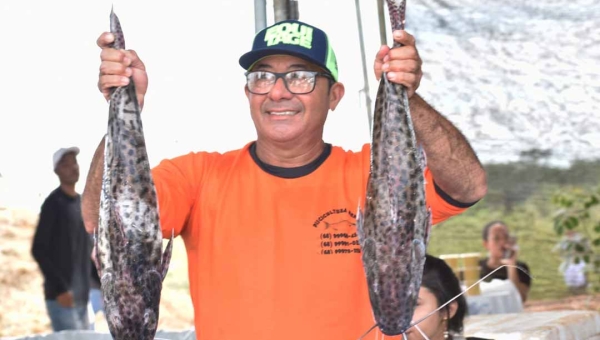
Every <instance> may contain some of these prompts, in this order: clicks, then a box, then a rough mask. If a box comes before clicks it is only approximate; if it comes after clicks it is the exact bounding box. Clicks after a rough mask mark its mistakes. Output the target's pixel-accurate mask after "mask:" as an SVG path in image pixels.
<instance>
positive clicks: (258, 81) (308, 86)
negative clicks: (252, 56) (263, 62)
mask: <svg viewBox="0 0 600 340" xmlns="http://www.w3.org/2000/svg"><path fill="white" fill-rule="evenodd" d="M317 76H322V77H326V78H328V79H330V80H333V78H332V77H331V75H329V74H327V73H322V72H316V71H290V72H285V73H275V72H268V71H252V72H246V84H247V85H248V91H250V92H252V93H254V94H267V93H269V91H271V90H272V89H273V86H275V83H276V82H277V79H279V78H282V79H283V83H284V84H285V88H286V89H287V90H288V91H290V92H291V93H293V94H307V93H311V92H312V91H313V90H314V89H315V83H316V81H315V80H316V78H317Z"/></svg>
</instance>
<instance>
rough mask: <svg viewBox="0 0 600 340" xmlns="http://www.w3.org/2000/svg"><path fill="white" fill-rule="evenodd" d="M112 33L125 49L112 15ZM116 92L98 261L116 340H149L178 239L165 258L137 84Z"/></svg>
mask: <svg viewBox="0 0 600 340" xmlns="http://www.w3.org/2000/svg"><path fill="white" fill-rule="evenodd" d="M110 31H111V33H113V34H114V36H115V41H114V43H113V48H116V49H124V48H125V40H124V37H123V31H122V30H121V24H120V23H119V19H118V18H117V16H116V15H115V13H114V11H112V9H111V14H110ZM111 91H112V92H111V95H110V110H109V117H108V131H107V135H106V138H105V151H104V173H103V178H102V191H101V199H100V218H99V223H98V228H97V229H96V234H95V236H96V237H95V239H96V241H95V242H96V243H95V247H96V259H95V260H96V266H97V268H98V271H99V274H100V277H101V286H102V293H103V296H104V313H105V316H106V320H107V322H108V328H109V330H110V333H111V334H112V336H113V338H114V339H117V340H121V339H123V340H125V339H127V340H149V339H154V335H155V333H156V328H157V326H158V314H159V303H160V295H161V290H162V282H163V280H164V278H165V276H166V275H167V270H168V267H169V262H170V260H171V251H172V241H173V235H171V240H169V243H168V244H167V247H166V249H165V252H164V254H162V240H163V237H162V232H161V229H160V225H159V215H158V201H157V197H156V191H155V188H154V182H153V180H152V176H151V173H150V166H149V162H148V155H147V152H146V143H145V141H144V133H143V130H142V121H141V118H140V113H141V112H140V107H139V105H138V100H137V97H136V94H135V85H134V83H133V80H131V81H130V82H129V85H127V86H123V87H118V88H113V89H112V90H111Z"/></svg>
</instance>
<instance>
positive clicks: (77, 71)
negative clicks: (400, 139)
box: [0, 0, 389, 210]
mask: <svg viewBox="0 0 600 340" xmlns="http://www.w3.org/2000/svg"><path fill="white" fill-rule="evenodd" d="M341 3H342V2H341V1H335V0H332V1H327V0H302V1H300V2H299V13H300V20H303V21H306V22H308V23H310V24H313V25H315V26H317V27H320V28H321V29H323V30H325V32H327V33H328V35H329V37H330V39H331V42H332V45H333V48H334V50H335V52H336V55H337V58H338V64H339V69H340V81H341V82H343V83H344V85H345V88H346V94H345V97H344V99H343V100H342V102H341V103H340V105H339V106H338V108H337V109H336V110H335V111H333V112H331V113H330V115H329V118H328V121H327V123H326V127H325V140H326V141H327V142H330V143H333V144H336V145H341V146H342V147H344V148H346V149H351V150H357V149H359V148H360V146H361V145H362V144H363V143H366V142H368V141H369V126H368V119H367V113H366V112H367V111H366V110H367V108H366V107H365V106H364V97H361V95H360V90H361V89H362V88H363V86H364V83H363V76H362V64H361V57H360V45H359V39H358V34H359V33H358V32H359V31H358V27H357V19H356V7H355V2H354V1H344V3H345V5H343V6H340V4H341ZM111 6H114V10H115V13H116V14H117V15H118V17H119V19H120V21H121V25H122V28H123V31H124V35H125V41H126V47H127V48H128V49H134V50H136V52H137V53H138V54H139V55H140V57H141V58H142V60H143V61H144V63H145V65H146V69H147V72H148V76H149V89H148V92H147V95H146V98H145V106H144V111H143V113H142V121H143V124H144V133H145V138H146V142H147V146H148V154H149V158H150V163H151V165H156V164H157V163H158V162H160V160H162V159H164V158H169V157H175V156H178V155H180V154H184V153H188V152H191V151H201V150H206V151H219V152H223V151H227V150H231V149H236V148H239V147H241V146H243V145H244V144H246V143H247V142H249V141H251V140H253V139H254V138H255V136H256V135H255V130H254V126H253V123H252V120H251V119H250V114H249V109H248V104H247V99H246V97H245V95H244V91H243V86H244V75H243V72H244V70H243V69H242V68H241V67H240V66H239V64H238V59H239V57H240V56H241V55H242V54H243V53H245V52H247V51H248V50H249V49H250V47H251V44H252V39H253V37H254V34H255V20H254V2H253V1H250V0H246V1H242V0H219V1H202V2H199V1H198V2H192V1H175V0H174V1H169V2H168V5H167V2H162V1H161V2H152V1H141V0H122V1H118V0H115V1H89V2H88V1H74V0H58V1H41V0H29V1H27V0H19V1H17V0H2V2H1V3H0V32H1V33H0V38H1V39H2V45H3V47H4V48H3V52H2V53H0V93H1V100H0V118H1V119H0V174H1V175H2V178H0V206H1V205H2V204H3V203H4V204H5V205H6V204H8V205H11V206H18V207H21V206H22V207H26V208H31V209H36V210H37V209H39V204H41V203H42V201H43V199H44V198H45V197H46V196H47V195H48V194H49V193H50V191H51V190H53V189H54V188H55V187H57V186H58V179H57V178H56V175H55V174H54V173H53V171H52V154H53V153H54V151H56V150H57V149H58V148H61V147H68V146H78V147H79V148H80V149H81V153H80V155H79V157H78V160H79V163H80V168H81V177H80V181H79V183H78V185H77V190H78V191H79V192H82V191H83V186H84V183H85V177H86V175H87V171H88V168H89V164H90V161H91V158H92V155H93V152H94V150H95V148H96V147H97V145H98V143H99V141H100V139H101V137H102V136H103V134H104V133H105V131H106V127H107V117H108V116H107V113H108V103H107V102H106V101H105V100H104V98H103V97H102V95H101V94H100V92H99V90H98V88H97V81H98V72H99V66H100V49H99V48H98V47H97V45H96V39H97V38H98V36H99V35H100V34H101V33H102V32H104V31H108V30H109V15H110V10H111ZM266 6H267V19H268V21H267V25H270V24H272V23H273V21H274V16H273V3H272V1H271V0H269V1H267V4H266ZM361 16H362V20H363V30H364V37H365V46H366V48H365V50H366V58H367V66H368V71H369V86H370V88H371V91H370V93H371V97H372V100H373V102H374V96H375V89H376V87H377V86H376V85H377V83H376V80H375V77H374V75H373V71H372V64H373V58H374V57H375V54H376V52H377V50H378V48H379V46H380V41H379V31H378V29H379V28H378V22H377V20H378V18H377V8H376V1H364V0H363V1H361ZM387 27H388V24H387V21H386V28H387ZM388 39H389V32H388ZM3 201H4V202H3Z"/></svg>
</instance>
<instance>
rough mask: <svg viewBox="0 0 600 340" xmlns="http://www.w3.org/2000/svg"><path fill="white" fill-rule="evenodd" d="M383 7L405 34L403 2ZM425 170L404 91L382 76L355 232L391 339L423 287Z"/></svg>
mask: <svg viewBox="0 0 600 340" xmlns="http://www.w3.org/2000/svg"><path fill="white" fill-rule="evenodd" d="M386 1H387V3H388V6H389V10H390V18H391V21H392V28H393V29H394V30H396V29H403V28H404V9H405V3H406V1H392V0H386ZM397 46H398V44H395V45H394V46H393V47H392V48H394V47H397ZM424 166H425V159H424V155H423V154H422V153H421V150H420V148H419V147H418V146H417V141H416V138H415V133H414V130H413V124H412V120H411V117H410V110H409V104H408V96H407V93H406V90H405V88H404V86H402V85H397V84H394V83H391V82H390V81H388V79H387V77H385V75H384V76H382V79H381V82H380V84H379V89H378V92H377V99H376V102H375V114H374V119H373V134H372V144H371V169H370V176H369V180H368V183H367V195H366V200H365V205H364V211H362V209H360V208H359V215H358V217H357V229H358V236H359V242H360V245H361V248H362V261H363V267H364V269H365V274H366V276H367V284H368V288H369V298H370V301H371V306H372V310H373V316H374V318H375V322H376V323H377V326H378V327H379V329H380V331H381V332H382V333H383V334H385V335H389V336H393V335H399V334H403V333H404V332H405V331H406V330H407V328H408V327H409V326H410V323H411V320H412V317H413V312H414V308H415V303H416V299H417V297H418V294H419V288H420V286H421V278H422V275H423V266H424V264H425V254H426V249H427V243H428V238H429V229H430V227H431V212H430V210H429V209H428V208H427V207H426V201H425V181H424V173H423V170H424Z"/></svg>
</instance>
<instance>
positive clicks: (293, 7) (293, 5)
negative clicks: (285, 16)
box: [288, 0, 300, 20]
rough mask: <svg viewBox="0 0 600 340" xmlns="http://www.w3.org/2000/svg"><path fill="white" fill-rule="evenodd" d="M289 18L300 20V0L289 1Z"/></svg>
mask: <svg viewBox="0 0 600 340" xmlns="http://www.w3.org/2000/svg"><path fill="white" fill-rule="evenodd" d="M288 5H289V6H288V11H289V19H293V20H298V18H300V12H299V11H298V0H289V3H288Z"/></svg>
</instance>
